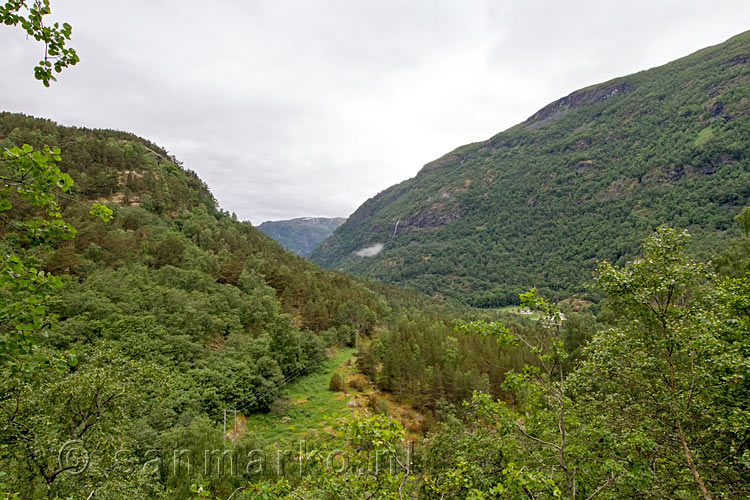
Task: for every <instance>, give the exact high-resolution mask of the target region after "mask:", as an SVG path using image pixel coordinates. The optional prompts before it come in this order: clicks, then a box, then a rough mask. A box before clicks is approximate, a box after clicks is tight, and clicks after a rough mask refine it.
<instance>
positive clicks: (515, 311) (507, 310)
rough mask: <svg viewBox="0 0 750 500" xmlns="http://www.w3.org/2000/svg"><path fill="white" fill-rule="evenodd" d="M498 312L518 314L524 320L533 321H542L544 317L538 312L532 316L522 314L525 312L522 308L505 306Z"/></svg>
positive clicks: (534, 312)
mask: <svg viewBox="0 0 750 500" xmlns="http://www.w3.org/2000/svg"><path fill="white" fill-rule="evenodd" d="M497 310H498V311H500V312H504V313H512V314H518V315H519V316H523V317H524V318H528V319H532V320H537V319H541V317H542V315H541V314H540V313H539V312H538V311H533V312H532V313H531V314H521V311H522V310H523V308H522V307H521V306H505V307H500V308H498V309H497Z"/></svg>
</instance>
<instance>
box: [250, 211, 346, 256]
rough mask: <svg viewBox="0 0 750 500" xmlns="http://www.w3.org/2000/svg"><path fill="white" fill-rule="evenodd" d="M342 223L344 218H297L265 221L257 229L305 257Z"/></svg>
mask: <svg viewBox="0 0 750 500" xmlns="http://www.w3.org/2000/svg"><path fill="white" fill-rule="evenodd" d="M344 221H346V217H330V218H329V217H298V218H296V219H289V220H278V221H265V222H263V223H262V224H260V225H259V226H258V229H260V230H261V231H263V232H264V233H266V234H267V235H269V236H270V237H271V238H273V239H275V240H276V241H278V242H279V243H281V245H282V246H283V247H284V248H286V249H287V250H291V251H292V252H294V253H296V254H297V255H301V256H302V257H307V256H308V255H310V254H311V253H312V252H313V250H315V249H316V248H317V247H318V245H320V243H321V242H322V241H323V240H325V239H326V238H327V237H328V236H330V235H331V234H332V233H333V231H334V230H335V229H336V228H337V227H339V226H340V225H341V224H343V223H344Z"/></svg>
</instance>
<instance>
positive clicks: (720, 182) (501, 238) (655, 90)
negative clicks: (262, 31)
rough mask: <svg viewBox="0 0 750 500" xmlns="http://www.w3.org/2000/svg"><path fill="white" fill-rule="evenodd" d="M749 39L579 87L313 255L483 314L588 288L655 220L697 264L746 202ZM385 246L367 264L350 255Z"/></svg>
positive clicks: (366, 215)
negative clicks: (597, 271) (599, 265)
mask: <svg viewBox="0 0 750 500" xmlns="http://www.w3.org/2000/svg"><path fill="white" fill-rule="evenodd" d="M748 137H750V32H747V33H743V34H741V35H738V36H736V37H734V38H732V39H731V40H729V41H727V42H725V43H723V44H721V45H718V46H716V47H711V48H707V49H705V50H701V51H699V52H697V53H695V54H692V55H690V56H688V57H685V58H683V59H680V60H677V61H674V62H672V63H669V64H667V65H665V66H662V67H658V68H654V69H651V70H648V71H643V72H640V73H637V74H634V75H630V76H626V77H623V78H617V79H615V80H612V81H609V82H606V83H603V84H599V85H594V86H591V87H587V88H585V89H581V90H578V91H576V92H573V93H572V94H570V95H568V96H566V97H564V98H562V99H560V100H558V101H556V102H554V103H551V104H550V105H548V106H546V107H544V108H543V109H541V110H540V111H538V112H537V113H535V114H534V115H533V116H531V117H530V118H529V119H528V120H526V121H525V122H523V123H520V124H518V125H516V126H514V127H512V128H510V129H508V130H506V131H504V132H502V133H500V134H498V135H496V136H494V137H492V138H491V139H489V140H487V141H483V142H478V143H475V144H469V145H466V146H463V147H460V148H458V149H456V150H454V151H452V152H451V153H449V154H447V155H445V156H443V157H442V158H440V159H438V160H436V161H433V162H431V163H428V164H427V165H425V166H424V168H423V169H422V170H421V171H420V172H419V173H418V174H417V176H416V177H414V178H412V179H409V180H407V181H404V182H402V183H400V184H398V185H395V186H392V187H391V188H389V189H387V190H385V191H383V192H381V193H380V194H378V195H377V196H375V197H374V198H372V199H370V200H368V201H367V202H365V203H364V204H363V205H362V206H361V207H360V208H359V209H357V211H356V212H355V213H354V214H353V215H352V216H351V217H350V218H349V219H348V220H347V222H346V223H344V224H343V225H342V226H341V227H339V228H338V229H337V230H336V231H335V232H334V234H333V235H332V236H331V237H330V238H328V239H327V240H326V241H325V242H324V243H323V244H322V245H321V246H320V247H319V248H318V249H317V250H315V251H314V252H313V254H312V256H311V258H312V259H313V260H314V261H316V262H318V263H320V264H322V265H324V266H326V267H329V268H335V269H343V270H347V271H352V272H355V273H359V274H362V275H365V276H370V277H375V278H378V279H381V280H383V281H386V282H389V283H398V284H402V285H408V286H410V287H413V288H416V289H418V290H421V291H424V292H427V293H431V294H446V295H450V296H453V297H456V298H459V299H462V300H464V301H467V302H469V303H471V304H474V305H477V306H482V307H487V306H502V305H507V304H512V303H517V300H518V298H517V297H518V293H519V292H521V291H523V290H525V289H527V288H528V287H531V286H537V287H538V288H539V289H540V290H542V291H543V292H544V293H545V294H547V295H549V296H551V297H555V298H558V299H559V298H564V297H567V296H569V295H571V294H573V293H575V292H582V291H583V290H584V289H583V284H584V281H586V280H587V279H589V277H590V276H591V272H592V270H593V269H594V268H595V266H596V262H597V261H599V260H601V259H608V260H611V261H613V262H617V263H623V262H625V261H626V260H627V259H629V258H632V257H633V256H634V255H635V252H636V250H637V248H638V243H639V241H640V240H641V239H642V238H643V237H644V236H646V235H647V234H648V233H649V232H650V231H651V230H652V229H653V228H654V227H656V226H657V225H659V224H663V223H668V224H671V225H673V226H675V227H684V228H687V229H689V230H690V231H691V233H693V234H695V235H697V236H704V237H698V238H695V239H694V242H699V243H697V244H695V243H694V246H696V247H697V250H699V251H702V252H703V253H708V252H710V251H711V250H715V249H717V248H720V246H721V245H722V244H723V243H725V242H726V241H727V239H728V238H729V237H730V236H731V235H732V234H736V233H733V231H734V230H733V226H732V218H733V217H734V216H735V215H736V214H737V213H738V211H739V210H740V209H741V207H742V206H744V205H745V204H746V203H747V201H748V200H749V199H750V141H748ZM380 245H382V250H381V251H380V252H379V253H376V254H375V255H374V256H370V257H363V256H362V255H372V253H375V252H371V253H369V254H368V253H363V252H359V254H358V253H357V252H358V251H360V250H362V249H365V248H373V249H375V250H377V249H378V248H380Z"/></svg>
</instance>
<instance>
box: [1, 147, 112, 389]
mask: <svg viewBox="0 0 750 500" xmlns="http://www.w3.org/2000/svg"><path fill="white" fill-rule="evenodd" d="M61 160H62V158H61V156H60V149H59V148H57V147H55V148H51V147H49V146H44V147H43V148H42V149H37V150H35V149H34V148H33V147H31V146H29V145H28V144H24V145H23V146H22V147H17V146H14V147H13V148H10V149H6V150H5V151H4V152H3V158H2V161H0V227H1V228H2V232H1V233H0V235H1V236H0V238H1V241H0V246H2V251H3V254H2V257H1V259H2V260H0V298H2V302H0V364H3V365H5V364H7V365H8V366H10V367H11V369H12V370H19V369H20V370H25V371H26V372H27V374H28V373H30V372H31V371H33V369H34V367H35V366H36V365H37V364H39V362H41V361H43V360H42V359H41V358H39V357H38V356H35V353H34V346H35V344H36V343H37V340H38V338H39V337H45V336H47V335H48V334H49V330H50V329H51V327H52V318H50V317H49V316H48V314H47V311H46V309H45V307H44V300H45V298H46V297H47V296H48V295H49V294H50V293H51V292H52V290H54V289H55V288H57V287H59V286H61V284H62V281H61V280H60V278H59V277H57V276H53V275H52V274H50V273H47V272H45V271H43V270H40V269H38V268H37V267H35V266H33V265H29V264H28V263H27V262H25V261H24V259H23V258H22V257H21V256H20V255H21V254H19V253H17V252H16V250H18V249H21V248H32V247H39V246H47V245H49V244H50V243H52V242H53V241H55V240H59V239H71V238H74V237H75V234H76V231H75V228H73V226H71V225H70V224H69V223H67V222H66V221H64V220H63V219H62V213H61V211H60V206H59V205H58V203H57V199H56V196H57V195H56V191H58V190H59V191H60V192H63V193H65V192H67V191H69V190H70V187H71V186H72V185H73V180H72V179H71V178H70V176H69V175H68V174H66V173H64V172H62V171H61V170H60V168H59V167H58V166H57V162H59V161H61ZM14 203H20V204H24V205H27V206H31V207H34V208H35V210H36V211H37V212H41V213H42V214H44V215H43V216H41V217H37V218H31V219H27V220H19V219H17V218H16V217H14V216H13V215H12V213H13V212H12V209H13V207H14ZM90 213H91V214H92V215H94V216H96V217H99V218H101V219H102V220H105V221H107V220H109V219H111V217H112V211H111V210H110V209H109V208H107V207H106V206H104V205H102V204H99V203H95V204H94V206H93V207H92V208H91V211H90Z"/></svg>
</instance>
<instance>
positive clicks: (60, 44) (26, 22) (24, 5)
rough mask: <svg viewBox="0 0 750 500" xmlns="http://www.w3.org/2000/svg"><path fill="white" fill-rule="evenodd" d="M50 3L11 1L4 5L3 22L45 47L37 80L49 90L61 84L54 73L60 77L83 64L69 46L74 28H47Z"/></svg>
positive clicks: (0, 19) (42, 0) (0, 14)
mask: <svg viewBox="0 0 750 500" xmlns="http://www.w3.org/2000/svg"><path fill="white" fill-rule="evenodd" d="M51 12H52V10H51V9H50V5H49V0H33V1H30V0H7V1H6V2H5V4H0V22H1V23H3V24H5V25H8V26H18V25H21V28H22V29H23V30H24V31H25V32H26V34H27V35H28V36H30V37H33V38H34V40H36V41H37V42H42V43H43V44H44V58H43V59H42V60H41V61H39V64H37V65H36V67H34V77H35V78H36V79H37V80H40V81H41V82H42V84H43V85H44V86H45V87H49V86H50V82H54V81H56V80H57V78H55V76H54V74H53V72H54V73H60V72H61V71H62V70H63V69H64V68H67V67H68V66H74V65H75V64H76V63H78V61H79V60H80V59H79V58H78V54H77V53H76V51H75V49H74V48H72V47H68V46H67V42H68V41H70V35H71V33H72V31H73V28H72V27H71V26H70V24H68V23H62V25H61V24H60V23H54V24H52V25H51V26H45V24H44V17H45V16H47V15H49V14H51Z"/></svg>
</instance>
